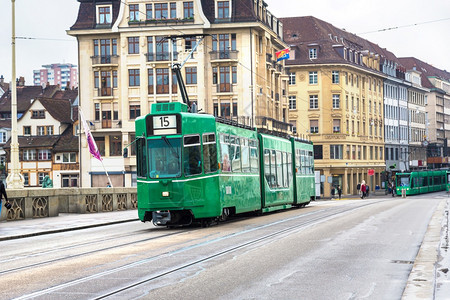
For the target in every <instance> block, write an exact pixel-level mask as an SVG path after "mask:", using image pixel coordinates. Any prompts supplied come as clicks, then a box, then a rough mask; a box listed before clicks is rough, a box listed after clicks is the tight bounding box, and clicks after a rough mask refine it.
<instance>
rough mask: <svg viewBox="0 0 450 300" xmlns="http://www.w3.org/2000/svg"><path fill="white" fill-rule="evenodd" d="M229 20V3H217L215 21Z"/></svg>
mask: <svg viewBox="0 0 450 300" xmlns="http://www.w3.org/2000/svg"><path fill="white" fill-rule="evenodd" d="M228 18H230V1H217V19H228Z"/></svg>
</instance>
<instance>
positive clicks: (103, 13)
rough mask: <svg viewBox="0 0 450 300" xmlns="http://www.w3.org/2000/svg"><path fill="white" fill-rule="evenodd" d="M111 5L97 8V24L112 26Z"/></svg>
mask: <svg viewBox="0 0 450 300" xmlns="http://www.w3.org/2000/svg"><path fill="white" fill-rule="evenodd" d="M111 19H112V18H111V5H109V6H97V24H101V25H107V24H111Z"/></svg>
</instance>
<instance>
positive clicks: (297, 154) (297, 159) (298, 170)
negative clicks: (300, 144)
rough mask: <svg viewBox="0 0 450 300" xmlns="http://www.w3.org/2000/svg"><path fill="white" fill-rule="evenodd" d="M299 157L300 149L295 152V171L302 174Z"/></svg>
mask: <svg viewBox="0 0 450 300" xmlns="http://www.w3.org/2000/svg"><path fill="white" fill-rule="evenodd" d="M300 159H301V156H300V149H296V150H295V169H296V170H297V174H301V173H302V164H301V162H300Z"/></svg>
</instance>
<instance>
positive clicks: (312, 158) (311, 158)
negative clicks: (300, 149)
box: [308, 151, 314, 174]
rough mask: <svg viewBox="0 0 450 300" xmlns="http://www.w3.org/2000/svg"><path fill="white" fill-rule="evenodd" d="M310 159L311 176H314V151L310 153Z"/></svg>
mask: <svg viewBox="0 0 450 300" xmlns="http://www.w3.org/2000/svg"><path fill="white" fill-rule="evenodd" d="M308 158H309V174H314V154H313V152H312V151H308Z"/></svg>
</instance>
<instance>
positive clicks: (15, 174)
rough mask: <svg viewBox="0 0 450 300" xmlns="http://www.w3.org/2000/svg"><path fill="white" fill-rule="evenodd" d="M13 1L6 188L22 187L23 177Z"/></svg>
mask: <svg viewBox="0 0 450 300" xmlns="http://www.w3.org/2000/svg"><path fill="white" fill-rule="evenodd" d="M15 1H16V0H11V4H12V35H11V48H12V80H11V153H10V157H11V165H12V167H11V168H10V173H9V174H8V177H7V178H6V183H7V186H8V188H12V189H23V177H22V175H20V171H19V138H18V136H17V87H16V28H15Z"/></svg>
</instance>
